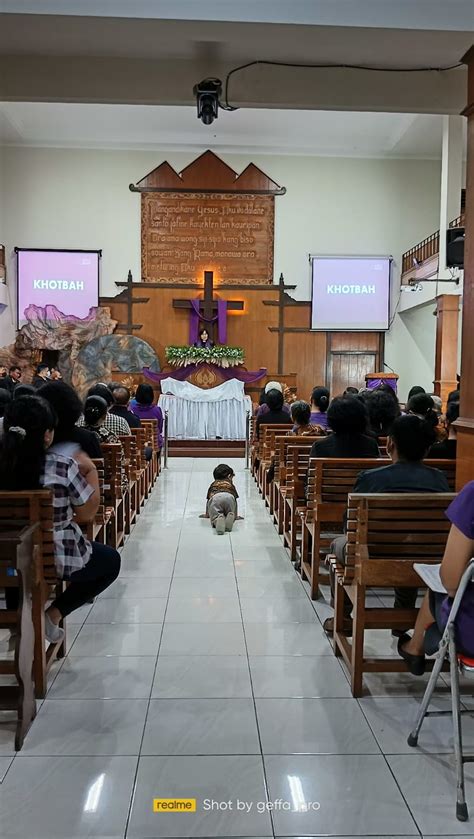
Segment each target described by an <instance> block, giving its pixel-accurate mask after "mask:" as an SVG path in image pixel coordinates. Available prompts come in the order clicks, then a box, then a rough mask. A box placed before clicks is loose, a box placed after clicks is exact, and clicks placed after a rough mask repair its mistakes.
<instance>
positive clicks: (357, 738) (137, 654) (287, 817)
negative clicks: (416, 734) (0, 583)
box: [0, 459, 474, 839]
mask: <svg viewBox="0 0 474 839" xmlns="http://www.w3.org/2000/svg"><path fill="white" fill-rule="evenodd" d="M214 465H215V464H214V462H212V461H206V460H195V461H193V460H188V459H181V460H174V461H171V463H170V468H169V470H168V471H167V472H165V473H163V474H162V476H161V477H160V479H159V481H158V484H157V486H156V489H155V491H154V493H153V496H152V498H151V499H150V501H149V503H148V504H147V506H146V508H145V510H144V511H143V513H142V515H141V516H140V519H139V522H138V524H137V526H136V527H135V529H134V531H133V533H132V536H131V538H130V539H129V540H128V542H127V545H126V546H125V549H124V550H123V554H122V573H121V576H120V578H119V579H118V580H117V582H116V583H115V584H114V585H113V586H111V588H110V589H109V590H108V591H107V592H104V594H103V595H102V596H101V597H100V598H99V599H98V600H97V601H96V603H95V604H94V605H93V606H92V607H90V606H85V607H83V608H82V609H81V610H79V611H78V612H77V613H76V614H75V615H73V616H71V620H70V621H69V626H68V632H69V642H70V644H71V647H70V652H69V655H68V656H67V658H66V659H65V660H64V661H63V662H61V663H58V664H57V665H55V667H54V669H53V673H52V684H51V687H50V689H49V692H48V695H47V697H46V700H45V701H44V702H43V703H42V704H41V706H40V709H39V713H38V716H37V719H36V720H35V722H34V724H33V726H32V728H31V731H30V733H29V734H28V737H27V739H26V741H25V744H24V747H23V750H22V751H21V753H19V754H18V755H16V756H15V753H14V751H13V729H14V725H13V723H12V718H11V716H8V715H7V714H4V715H3V716H2V714H1V713H0V836H1V837H2V839H83V838H85V837H96V839H97V837H99V838H100V839H125V838H126V839H155V837H156V838H157V839H158V837H187V836H189V837H194V836H200V837H250V838H251V839H263V837H272V836H276V837H300V839H301V837H308V836H323V835H324V836H335V837H342V836H344V837H345V839H351V837H352V839H354V837H356V836H358V837H361V836H363V837H365V836H371V837H384V838H385V839H390V837H391V839H394V837H401V836H424V837H425V839H434V837H435V836H453V837H455V836H466V835H471V836H472V835H474V820H473V821H472V822H468V823H466V824H461V823H460V822H457V821H456V819H455V818H454V797H455V782H454V777H453V771H452V758H451V754H450V751H451V748H452V735H451V729H450V723H449V721H448V720H444V719H443V720H441V719H439V718H435V719H431V720H429V721H428V722H427V723H426V725H425V728H424V729H423V733H422V737H421V738H420V747H419V748H418V749H417V750H411V749H410V748H409V747H408V746H407V744H406V737H407V734H408V732H409V729H410V725H411V723H412V721H413V719H414V716H415V714H416V710H417V707H418V703H419V700H420V695H421V693H422V691H423V687H424V684H425V679H422V680H414V679H413V678H412V677H410V676H408V675H402V674H384V675H375V674H374V675H371V676H367V677H366V679H365V684H366V685H367V687H368V689H367V691H366V695H365V696H364V697H363V698H362V699H361V700H359V701H358V700H355V699H353V698H352V697H351V695H350V690H349V685H348V681H347V678H346V675H345V673H344V671H343V669H342V667H341V664H340V662H339V660H336V659H335V658H334V656H333V653H332V649H331V646H330V645H329V643H328V641H327V639H326V636H325V634H324V632H323V630H322V627H321V621H322V620H323V619H324V618H325V617H326V616H327V615H328V614H331V610H330V609H329V607H328V605H327V603H325V602H324V601H318V602H317V603H314V604H312V603H311V601H310V600H309V598H308V596H307V591H306V588H305V587H304V586H303V585H302V584H301V581H300V580H299V578H298V577H297V575H296V574H295V573H294V571H293V569H292V566H291V563H290V562H289V560H288V557H287V554H286V552H285V551H284V549H283V548H282V546H281V543H280V540H279V538H278V536H277V535H276V532H275V529H274V527H273V525H272V524H271V523H270V519H269V517H268V514H267V512H266V511H265V509H264V506H263V503H262V501H261V499H260V498H259V496H258V493H257V491H256V489H255V485H254V483H253V481H252V480H251V478H250V476H249V475H248V473H245V472H244V470H243V462H242V461H235V462H234V463H233V466H234V468H235V469H236V472H237V484H238V489H239V492H240V495H241V512H242V513H243V514H244V515H245V521H244V522H239V523H237V524H236V526H235V529H234V532H233V533H232V535H231V536H228V535H226V536H224V537H217V536H216V535H215V533H213V532H212V530H211V528H210V526H209V524H208V522H206V521H204V520H202V519H199V518H198V516H199V513H200V512H202V509H203V499H204V496H205V490H206V488H207V485H208V483H209V481H210V474H211V471H212V468H213V466H214ZM76 635H77V637H76ZM0 643H2V641H1V638H0ZM390 648H391V639H390V635H389V633H386V634H384V633H376V632H374V633H368V637H367V649H368V650H370V652H371V655H375V656H376V655H381V654H384V655H385V654H387V653H388V652H390ZM392 652H394V651H393V648H392ZM395 654H396V653H395ZM466 690H467V691H468V693H472V688H469V686H466ZM446 702H447V699H446V695H442V694H441V693H440V695H439V696H438V697H437V703H438V706H439V707H440V708H442V707H445V706H446ZM465 702H466V705H467V706H468V707H474V704H473V701H472V699H470V698H469V697H468V696H465ZM464 731H465V743H466V747H467V748H474V720H473V719H472V718H470V717H465V718H464ZM466 774H467V778H468V800H469V802H470V805H471V810H472V812H473V819H474V771H473V770H471V769H469V768H468V770H467V773H466ZM157 797H162V798H174V797H186V798H187V797H189V798H194V797H195V798H197V812H196V813H193V814H190V813H181V814H176V813H172V814H171V813H170V814H157V813H153V799H154V798H157ZM280 799H281V801H280V803H279V804H278V803H275V806H274V810H273V812H269V809H268V807H267V803H268V802H278V800H280ZM207 800H208V801H209V803H206V801H207ZM238 800H240V808H238V807H237V801H238ZM212 801H214V804H212ZM243 802H246V805H245V804H244V803H243ZM281 802H283V804H282V803H281ZM308 802H312V803H311V804H310V805H309V806H308ZM305 804H306V806H305ZM211 806H212V808H213V809H207V808H208V807H211Z"/></svg>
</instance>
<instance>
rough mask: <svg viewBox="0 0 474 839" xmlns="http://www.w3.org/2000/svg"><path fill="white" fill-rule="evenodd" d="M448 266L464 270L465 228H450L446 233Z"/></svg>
mask: <svg viewBox="0 0 474 839" xmlns="http://www.w3.org/2000/svg"><path fill="white" fill-rule="evenodd" d="M446 265H447V267H448V268H464V227H448V229H447V231H446Z"/></svg>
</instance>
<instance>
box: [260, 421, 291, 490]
mask: <svg viewBox="0 0 474 839" xmlns="http://www.w3.org/2000/svg"><path fill="white" fill-rule="evenodd" d="M290 427H291V426H290V425H288V424H287V423H282V424H280V423H275V424H274V425H272V424H271V423H270V424H268V425H261V426H260V436H259V438H258V441H257V452H256V458H257V461H256V462H257V463H258V466H256V467H255V478H256V480H257V484H258V488H259V491H260V492H261V493H262V495H264V480H265V476H266V472H267V469H269V468H270V466H271V463H272V458H273V455H274V452H275V437H276V436H277V435H281V434H286V433H287V432H288V431H289V430H290Z"/></svg>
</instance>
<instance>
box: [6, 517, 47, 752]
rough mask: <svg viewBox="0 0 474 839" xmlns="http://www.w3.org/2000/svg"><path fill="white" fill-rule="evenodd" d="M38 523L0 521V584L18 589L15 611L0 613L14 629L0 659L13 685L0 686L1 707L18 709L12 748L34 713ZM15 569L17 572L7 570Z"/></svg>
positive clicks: (20, 741)
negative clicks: (9, 648) (9, 651)
mask: <svg viewBox="0 0 474 839" xmlns="http://www.w3.org/2000/svg"><path fill="white" fill-rule="evenodd" d="M38 529H39V522H37V523H36V524H31V525H28V524H26V525H23V524H21V523H20V522H19V521H14V522H12V523H11V524H10V525H8V524H7V522H6V521H3V522H2V527H1V528H0V587H2V588H7V587H8V588H15V589H16V590H17V591H18V610H17V611H15V612H13V611H8V610H7V609H4V610H2V611H1V612H0V626H9V627H10V628H11V629H13V630H14V631H15V657H14V659H13V661H12V660H11V659H9V658H4V659H0V675H8V674H12V675H14V676H15V677H16V681H17V684H16V685H3V684H2V685H0V710H2V711H6V710H14V711H16V712H17V724H16V730H15V751H19V750H20V749H21V747H22V745H23V740H24V739H25V735H26V733H27V731H28V729H29V727H30V725H31V723H32V722H33V720H34V718H35V716H36V700H35V690H34V683H33V660H34V650H35V630H34V626H33V612H32V583H33V580H34V579H35V570H36V569H35V567H34V566H35V561H36V560H37V546H36V545H35V533H36V531H37V530H38ZM13 569H15V571H16V575H15V576H11V575H10V574H9V573H8V571H12V570H13Z"/></svg>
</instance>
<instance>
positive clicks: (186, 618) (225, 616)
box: [166, 595, 241, 632]
mask: <svg viewBox="0 0 474 839" xmlns="http://www.w3.org/2000/svg"><path fill="white" fill-rule="evenodd" d="M240 620H241V615H240V606H239V600H238V598H237V595H235V596H234V597H214V596H212V595H209V596H207V597H206V596H204V595H202V596H201V597H171V598H170V601H169V604H168V609H167V611H166V622H167V623H185V622H186V623H214V624H221V623H238V622H239V621H240ZM217 631H218V630H217V627H216V632H217Z"/></svg>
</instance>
